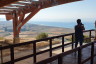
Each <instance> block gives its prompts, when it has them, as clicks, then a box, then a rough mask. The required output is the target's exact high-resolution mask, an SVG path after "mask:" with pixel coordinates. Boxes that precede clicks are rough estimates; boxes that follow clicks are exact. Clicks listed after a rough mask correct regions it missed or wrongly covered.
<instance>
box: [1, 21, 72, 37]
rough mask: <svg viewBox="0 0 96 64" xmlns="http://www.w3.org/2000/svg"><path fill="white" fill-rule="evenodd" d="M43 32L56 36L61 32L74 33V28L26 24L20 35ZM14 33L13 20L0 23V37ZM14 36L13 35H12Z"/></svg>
mask: <svg viewBox="0 0 96 64" xmlns="http://www.w3.org/2000/svg"><path fill="white" fill-rule="evenodd" d="M41 32H46V33H48V35H49V36H56V35H60V34H66V33H72V32H74V30H73V29H70V28H60V27H52V26H44V25H36V24H29V23H27V24H25V25H24V26H23V27H22V29H21V32H20V37H21V38H22V37H23V38H24V37H32V38H34V37H36V35H38V34H39V33H41ZM12 34H13V25H12V22H11V21H3V22H1V23H0V37H5V38H9V36H10V37H12ZM12 38H13V37H12Z"/></svg>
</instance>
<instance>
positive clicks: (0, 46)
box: [0, 45, 3, 64]
mask: <svg viewBox="0 0 96 64" xmlns="http://www.w3.org/2000/svg"><path fill="white" fill-rule="evenodd" d="M0 48H1V64H3V52H2V45H0Z"/></svg>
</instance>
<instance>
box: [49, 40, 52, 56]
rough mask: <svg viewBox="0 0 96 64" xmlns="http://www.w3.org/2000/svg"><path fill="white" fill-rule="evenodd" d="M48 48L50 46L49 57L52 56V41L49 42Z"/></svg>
mask: <svg viewBox="0 0 96 64" xmlns="http://www.w3.org/2000/svg"><path fill="white" fill-rule="evenodd" d="M49 46H50V53H49V55H50V57H51V56H52V39H50V40H49Z"/></svg>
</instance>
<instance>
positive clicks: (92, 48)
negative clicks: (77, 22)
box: [90, 42, 94, 64]
mask: <svg viewBox="0 0 96 64" xmlns="http://www.w3.org/2000/svg"><path fill="white" fill-rule="evenodd" d="M93 63H94V43H93V42H92V45H91V63H90V64H93Z"/></svg>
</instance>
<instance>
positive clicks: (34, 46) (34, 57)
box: [33, 42, 37, 64]
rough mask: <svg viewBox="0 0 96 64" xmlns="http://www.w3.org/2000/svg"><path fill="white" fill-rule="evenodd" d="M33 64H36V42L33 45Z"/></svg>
mask: <svg viewBox="0 0 96 64" xmlns="http://www.w3.org/2000/svg"><path fill="white" fill-rule="evenodd" d="M33 54H34V56H33V63H34V64H35V63H36V61H37V60H36V42H34V43H33Z"/></svg>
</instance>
